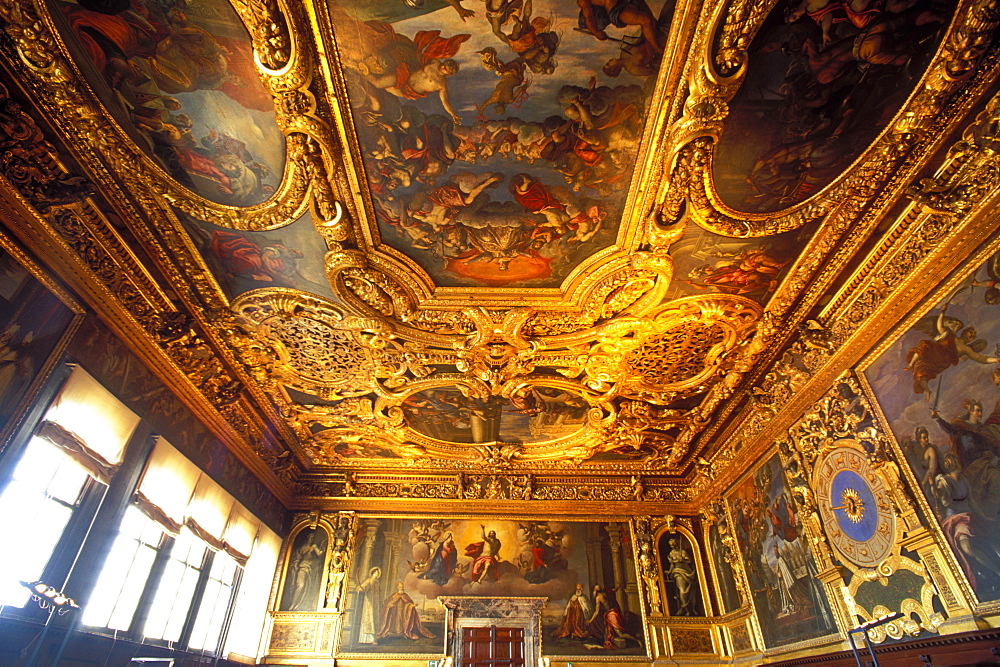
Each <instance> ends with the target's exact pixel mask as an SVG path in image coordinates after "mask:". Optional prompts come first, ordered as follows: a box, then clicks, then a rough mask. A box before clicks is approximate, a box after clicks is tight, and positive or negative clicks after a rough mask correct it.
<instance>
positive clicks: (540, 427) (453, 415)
mask: <svg viewBox="0 0 1000 667" xmlns="http://www.w3.org/2000/svg"><path fill="white" fill-rule="evenodd" d="M402 407H403V415H404V419H405V421H406V425H407V426H408V427H409V428H411V429H413V430H414V431H416V432H417V433H421V434H423V435H425V436H427V437H430V438H434V439H435V440H442V441H444V442H451V443H457V444H475V443H480V442H496V441H501V442H511V443H532V442H545V441H549V440H558V439H560V438H564V437H567V436H570V435H573V434H574V433H576V432H577V431H579V430H580V429H581V428H583V426H584V424H585V423H586V421H587V411H588V410H589V409H590V406H589V405H588V404H587V401H585V400H584V399H583V397H582V396H579V395H577V394H573V393H570V392H567V391H564V390H562V389H558V388H555V387H544V386H538V385H535V386H532V387H530V388H529V389H528V390H527V392H526V393H524V394H522V395H521V396H519V397H514V398H510V399H507V398H503V397H500V396H491V397H490V398H489V399H486V400H481V399H476V398H468V397H466V396H464V395H463V394H462V392H461V391H460V390H459V389H458V388H457V387H442V388H438V389H425V390H424V391H419V392H417V393H415V394H413V395H411V396H409V397H407V398H406V400H404V401H403V405H402Z"/></svg>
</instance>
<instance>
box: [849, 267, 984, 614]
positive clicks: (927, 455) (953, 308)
mask: <svg viewBox="0 0 1000 667" xmlns="http://www.w3.org/2000/svg"><path fill="white" fill-rule="evenodd" d="M998 279H1000V255H994V256H993V257H991V258H990V259H989V260H988V261H987V262H986V263H985V264H984V265H982V266H980V267H979V268H978V269H977V270H976V271H975V272H974V273H973V274H972V275H971V276H970V277H969V278H968V279H967V280H966V281H965V282H964V284H963V285H961V286H960V287H959V288H957V289H956V290H955V291H954V292H953V293H951V294H950V295H948V296H946V297H945V298H944V299H943V300H942V301H941V302H939V303H937V304H935V305H934V307H933V308H932V309H931V310H930V311H929V312H928V313H927V314H926V315H925V316H924V317H923V318H921V319H920V320H918V321H917V323H916V324H915V325H914V326H913V327H912V328H910V329H909V330H907V331H905V332H904V333H903V335H902V336H900V338H899V339H898V340H896V341H895V342H893V343H892V344H891V345H890V346H889V347H888V348H887V349H886V350H885V352H883V353H882V354H881V356H879V358H878V359H876V360H875V361H874V362H873V363H872V364H871V366H869V367H868V368H867V369H866V370H865V372H864V374H865V376H866V378H867V379H868V382H869V384H870V385H871V387H872V390H873V391H874V393H875V396H876V399H877V400H878V403H879V406H880V407H881V408H882V412H883V413H884V414H885V417H886V419H887V421H888V422H889V427H890V428H891V430H892V432H893V434H894V435H895V437H896V440H897V442H899V443H900V446H901V447H902V449H903V452H904V453H905V455H906V460H907V462H908V463H909V465H910V467H911V469H912V470H913V474H914V475H915V477H916V479H917V481H918V483H919V485H920V487H921V489H922V490H923V492H924V495H925V496H926V498H927V501H928V503H930V506H931V509H932V511H933V512H934V516H935V517H936V518H937V520H938V522H939V524H940V526H941V531H942V532H943V533H944V536H945V539H946V540H947V541H948V543H949V544H950V545H951V549H952V551H953V552H954V554H955V558H956V559H957V561H958V564H959V566H960V567H961V569H962V571H963V572H964V573H965V576H966V578H967V579H968V581H969V585H970V586H971V587H972V589H973V591H974V592H975V594H976V596H977V597H978V598H979V599H980V600H983V601H987V600H998V599H1000V531H997V530H996V524H997V519H998V518H1000V458H998V455H1000V367H998V363H1000V317H997V315H998V314H1000V310H998V308H1000V305H998V304H1000V289H997V287H995V283H996V282H997V281H998Z"/></svg>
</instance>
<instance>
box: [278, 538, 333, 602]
mask: <svg viewBox="0 0 1000 667" xmlns="http://www.w3.org/2000/svg"><path fill="white" fill-rule="evenodd" d="M328 542H329V537H328V535H327V533H326V529H325V528H321V527H316V528H311V527H306V528H303V529H302V530H300V531H299V532H298V533H296V534H295V538H294V539H293V540H292V547H291V549H289V551H288V564H287V565H286V566H285V577H284V582H285V583H284V586H283V587H282V590H281V603H280V604H279V605H278V611H316V610H317V609H318V608H319V605H320V597H319V595H320V592H321V589H322V585H323V564H324V563H325V561H326V546H327V544H328Z"/></svg>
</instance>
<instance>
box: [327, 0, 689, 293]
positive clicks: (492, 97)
mask: <svg viewBox="0 0 1000 667" xmlns="http://www.w3.org/2000/svg"><path fill="white" fill-rule="evenodd" d="M476 5H477V6H471V7H464V6H462V4H461V3H460V2H458V1H457V0H456V1H455V2H448V3H447V4H445V3H443V2H430V1H429V2H426V3H423V2H421V3H416V2H414V3H398V2H397V3H373V2H369V1H368V0H331V15H332V17H333V23H334V29H335V32H336V39H337V43H338V46H339V48H340V55H341V61H342V64H343V66H344V74H345V78H346V81H347V87H348V95H349V97H350V101H351V106H352V108H353V111H354V120H355V129H356V130H357V133H358V138H359V140H360V148H361V153H362V157H363V159H364V164H365V168H366V171H367V178H368V188H369V192H370V194H371V199H372V204H373V206H374V210H375V215H376V218H377V220H378V226H379V231H380V232H381V235H382V240H383V241H384V242H385V243H387V244H389V245H390V246H392V247H394V248H396V249H397V250H399V251H401V252H403V253H405V254H407V255H408V256H410V257H411V258H412V259H413V260H414V261H416V262H417V263H418V264H419V265H421V266H422V267H423V268H424V269H425V270H426V271H427V272H428V273H429V274H430V276H431V277H432V278H433V279H434V281H435V283H436V284H438V285H442V286H481V287H499V286H523V287H555V286H558V285H559V284H560V283H561V282H562V281H563V279H564V278H566V277H567V275H569V273H570V272H571V271H572V270H573V268H574V267H575V266H577V265H578V264H579V263H580V261H582V260H583V259H584V258H585V257H587V256H589V255H591V254H593V253H594V252H596V251H597V250H600V249H601V248H604V247H606V246H608V245H610V244H612V243H613V242H614V239H615V237H616V234H617V231H618V226H619V223H620V221H621V218H622V215H623V213H624V212H625V211H624V205H625V199H626V195H627V193H628V189H629V184H630V182H631V180H632V174H633V171H634V169H635V164H636V159H637V157H638V154H639V143H640V139H641V136H642V132H643V128H644V126H645V122H646V118H647V116H648V114H649V112H650V109H651V107H652V106H653V105H654V104H655V100H652V99H650V93H651V91H652V88H653V85H654V82H655V79H656V72H657V70H658V69H659V64H660V60H661V59H662V55H663V50H664V46H665V42H666V36H667V34H668V32H669V26H670V19H671V17H672V15H673V3H672V2H671V0H667V2H666V3H663V2H659V1H657V0H651V1H648V2H647V0H632V1H631V2H627V3H618V4H617V5H616V6H615V8H613V9H611V10H610V11H608V10H606V9H604V7H602V6H599V4H598V3H590V2H579V3H574V2H568V3H567V2H559V1H558V0H487V1H486V3H485V5H483V4H481V3H476Z"/></svg>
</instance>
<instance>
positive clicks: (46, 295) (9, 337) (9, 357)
mask: <svg viewBox="0 0 1000 667" xmlns="http://www.w3.org/2000/svg"><path fill="white" fill-rule="evenodd" d="M73 320H74V314H73V311H72V310H71V309H70V308H69V307H68V306H67V305H66V304H65V303H63V302H62V301H61V300H60V299H59V297H57V296H56V295H55V294H53V293H52V292H51V291H50V290H49V289H48V288H47V287H46V286H45V285H43V284H42V283H41V282H40V281H39V280H38V279H36V278H35V277H34V276H32V275H31V273H29V272H28V270H27V269H26V268H25V267H24V266H22V265H21V264H20V263H19V262H18V261H17V260H16V259H15V258H14V257H13V256H12V255H11V254H9V253H7V252H4V251H2V250H0V431H2V430H3V428H4V427H5V426H6V425H7V423H8V422H9V421H10V420H11V418H12V417H13V416H14V415H15V414H16V413H18V412H19V411H20V410H23V409H24V408H25V407H26V404H28V403H30V401H31V399H32V397H33V396H34V395H35V393H36V392H37V390H38V389H39V387H40V385H41V383H42V381H43V380H44V377H43V375H44V373H43V371H45V370H46V369H49V368H51V367H52V365H53V361H54V355H55V354H57V353H58V351H59V350H60V349H62V348H64V347H65V345H66V343H67V341H66V340H64V334H65V335H66V337H68V336H69V335H70V334H68V333H67V332H68V331H69V330H70V326H71V324H72V323H73Z"/></svg>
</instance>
